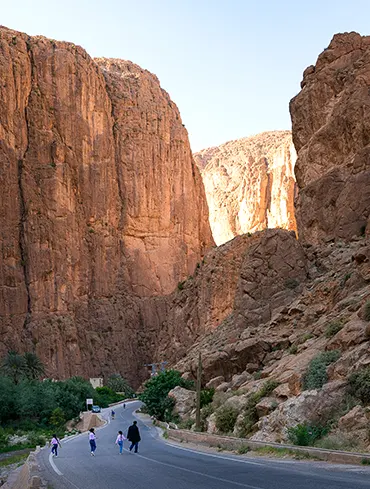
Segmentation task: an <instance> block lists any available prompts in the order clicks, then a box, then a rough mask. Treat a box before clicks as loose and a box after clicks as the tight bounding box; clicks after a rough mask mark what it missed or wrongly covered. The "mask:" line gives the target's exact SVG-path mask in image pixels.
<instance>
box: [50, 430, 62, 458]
mask: <svg viewBox="0 0 370 489" xmlns="http://www.w3.org/2000/svg"><path fill="white" fill-rule="evenodd" d="M50 445H51V453H52V454H53V457H57V456H58V446H61V444H60V441H59V438H58V437H57V435H56V434H55V433H54V435H53V438H52V439H51V442H50Z"/></svg>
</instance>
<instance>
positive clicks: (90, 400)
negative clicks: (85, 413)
mask: <svg viewBox="0 0 370 489" xmlns="http://www.w3.org/2000/svg"><path fill="white" fill-rule="evenodd" d="M86 404H87V405H88V406H89V404H94V403H93V399H86Z"/></svg>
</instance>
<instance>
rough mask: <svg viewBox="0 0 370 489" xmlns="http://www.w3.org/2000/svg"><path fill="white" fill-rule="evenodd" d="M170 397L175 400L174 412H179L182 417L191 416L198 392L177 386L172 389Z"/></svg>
mask: <svg viewBox="0 0 370 489" xmlns="http://www.w3.org/2000/svg"><path fill="white" fill-rule="evenodd" d="M168 397H172V399H174V400H175V407H174V413H176V414H179V415H180V416H181V417H182V418H187V417H190V414H191V412H192V410H193V409H194V406H195V403H196V393H195V392H194V391H189V390H188V389H184V388H183V387H180V386H177V387H175V388H174V389H172V390H170V392H169V393H168Z"/></svg>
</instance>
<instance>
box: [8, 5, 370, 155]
mask: <svg viewBox="0 0 370 489" xmlns="http://www.w3.org/2000/svg"><path fill="white" fill-rule="evenodd" d="M369 18H370V1H369V0H351V1H349V0H306V1H293V0H286V1H284V0H280V1H278V0H276V1H275V0H259V1H258V0H198V1H196V0H136V1H135V0H105V1H102V0H90V1H87V0H63V1H61V0H60V1H55V0H17V1H16V2H15V1H14V2H10V1H8V0H0V23H1V24H2V25H5V26H7V27H10V28H13V29H16V30H20V31H24V32H27V33H28V34H31V35H35V34H42V35H45V36H47V37H51V38H54V39H58V40H65V41H70V42H73V43H75V44H79V45H81V46H83V47H84V48H85V49H86V50H87V51H88V53H89V54H90V55H92V56H105V57H116V58H123V59H129V60H131V61H133V62H135V63H137V64H139V65H140V66H142V67H143V68H146V69H148V70H150V71H152V72H153V73H155V74H156V75H157V76H158V78H159V79H160V81H161V85H162V87H163V88H165V89H166V90H167V91H168V92H169V94H170V95H171V97H172V99H173V100H174V102H176V104H177V105H178V106H179V108H180V112H181V115H182V119H183V122H184V124H185V125H186V127H187V129H188V131H189V136H190V141H191V144H192V148H193V150H194V151H196V150H199V149H202V148H206V147H209V146H213V145H218V144H221V143H224V142H226V141H228V140H230V139H237V138H240V137H244V136H248V135H252V134H256V133H258V132H262V131H265V130H273V129H290V117H289V111H288V104H289V100H290V98H291V97H293V96H294V95H295V94H296V93H297V92H298V91H299V83H300V81H301V78H302V72H303V70H304V69H305V68H306V67H307V66H308V65H310V64H313V63H315V61H316V58H317V56H318V54H319V53H320V52H321V51H322V50H323V49H324V48H325V47H326V46H327V45H328V44H329V42H330V40H331V38H332V36H333V34H334V33H336V32H345V31H351V30H355V31H357V32H360V33H361V34H363V35H366V34H370V26H369Z"/></svg>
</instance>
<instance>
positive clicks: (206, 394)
mask: <svg viewBox="0 0 370 489" xmlns="http://www.w3.org/2000/svg"><path fill="white" fill-rule="evenodd" d="M214 394H215V390H214V388H213V387H211V388H210V389H203V390H201V391H200V407H201V408H202V407H204V406H207V404H211V402H212V401H213V396H214Z"/></svg>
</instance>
